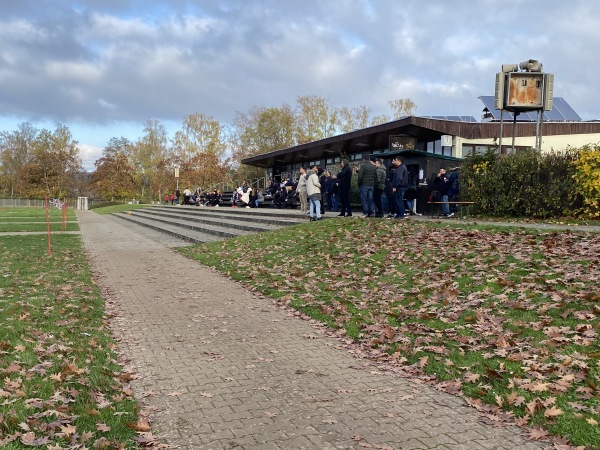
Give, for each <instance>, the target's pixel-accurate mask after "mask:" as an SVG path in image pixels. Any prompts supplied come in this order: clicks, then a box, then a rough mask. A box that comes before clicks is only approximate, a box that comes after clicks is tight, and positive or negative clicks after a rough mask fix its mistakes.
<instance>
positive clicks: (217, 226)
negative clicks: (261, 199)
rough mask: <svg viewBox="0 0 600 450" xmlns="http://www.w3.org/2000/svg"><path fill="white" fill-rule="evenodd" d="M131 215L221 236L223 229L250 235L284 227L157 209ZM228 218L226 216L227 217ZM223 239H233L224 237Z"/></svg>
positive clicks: (242, 219) (236, 217) (234, 217)
mask: <svg viewBox="0 0 600 450" xmlns="http://www.w3.org/2000/svg"><path fill="white" fill-rule="evenodd" d="M131 215H133V216H137V217H143V218H146V219H150V220H154V221H156V222H161V223H167V224H173V223H176V224H177V225H178V226H180V227H182V228H188V229H190V230H194V231H202V232H208V233H213V234H216V235H220V234H221V231H222V230H223V229H226V230H227V232H228V233H234V232H237V231H247V232H250V233H260V232H261V231H269V230H276V229H278V228H280V227H281V226H282V225H274V224H272V223H266V222H254V223H252V222H250V221H246V220H244V218H243V217H239V216H231V217H225V218H223V216H216V215H215V216H212V215H210V214H201V213H199V214H181V213H178V212H177V211H175V212H165V211H160V210H156V209H155V208H146V209H139V210H136V211H132V212H131ZM225 216H226V215H225ZM223 237H231V236H228V235H224V236H223Z"/></svg>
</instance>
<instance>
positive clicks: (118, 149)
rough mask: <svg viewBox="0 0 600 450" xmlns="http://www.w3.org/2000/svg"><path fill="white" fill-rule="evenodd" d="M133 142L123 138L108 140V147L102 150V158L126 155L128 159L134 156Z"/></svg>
mask: <svg viewBox="0 0 600 450" xmlns="http://www.w3.org/2000/svg"><path fill="white" fill-rule="evenodd" d="M133 145H134V144H133V142H131V141H130V140H129V139H127V138H125V137H123V136H121V137H120V138H117V137H112V138H110V139H109V140H108V143H107V144H106V147H104V149H103V150H102V156H104V157H114V156H116V155H118V154H122V155H125V156H126V157H127V158H132V156H133Z"/></svg>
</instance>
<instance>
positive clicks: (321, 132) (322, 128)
mask: <svg viewBox="0 0 600 450" xmlns="http://www.w3.org/2000/svg"><path fill="white" fill-rule="evenodd" d="M337 114H338V111H337V109H336V108H334V107H332V106H331V105H330V104H329V103H328V102H327V100H325V99H324V98H323V97H319V96H316V95H305V96H300V97H298V98H297V99H296V114H295V117H296V121H295V125H296V129H295V133H296V142H297V143H298V144H304V143H306V142H312V141H318V140H319V139H325V138H327V137H330V136H333V135H335V134H336V131H337V120H338V119H337Z"/></svg>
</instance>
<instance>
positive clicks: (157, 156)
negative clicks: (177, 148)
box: [131, 119, 168, 197]
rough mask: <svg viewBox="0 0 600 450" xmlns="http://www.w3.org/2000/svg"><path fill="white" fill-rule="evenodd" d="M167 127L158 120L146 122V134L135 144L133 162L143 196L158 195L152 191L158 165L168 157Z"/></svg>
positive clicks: (132, 152)
mask: <svg viewBox="0 0 600 450" xmlns="http://www.w3.org/2000/svg"><path fill="white" fill-rule="evenodd" d="M167 143H168V139H167V129H166V128H165V126H164V125H163V124H161V123H160V122H159V121H158V120H154V119H148V120H146V121H145V122H144V135H143V136H142V137H141V138H140V139H139V140H138V141H137V142H136V143H135V144H134V145H133V147H132V149H131V150H132V151H131V163H132V165H133V168H134V170H135V176H136V182H137V184H138V187H139V189H140V195H141V197H145V196H147V195H151V196H153V195H154V194H157V195H158V192H152V184H153V181H154V179H155V178H156V176H157V171H158V166H159V164H160V163H161V162H162V161H164V159H165V158H166V157H167Z"/></svg>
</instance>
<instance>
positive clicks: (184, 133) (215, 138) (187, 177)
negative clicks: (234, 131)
mask: <svg viewBox="0 0 600 450" xmlns="http://www.w3.org/2000/svg"><path fill="white" fill-rule="evenodd" d="M226 149H227V136H226V133H225V128H224V127H223V126H222V125H221V124H220V123H219V122H218V121H217V120H215V119H214V118H213V117H212V116H207V115H205V114H203V113H195V114H190V115H188V116H186V117H185V119H184V121H183V128H182V129H181V130H180V131H178V132H177V133H175V138H174V139H173V151H174V164H173V165H175V164H177V165H178V166H179V168H180V171H179V173H180V176H181V178H180V182H181V183H183V184H185V185H187V186H190V187H191V186H196V187H202V188H203V189H207V188H209V187H212V186H214V185H216V184H217V183H219V182H221V181H224V180H223V178H224V176H225V172H226V171H225V170H224V168H223V167H222V162H221V158H223V156H224V155H225V151H226ZM165 168H166V169H167V171H169V169H168V164H165ZM171 170H173V168H172V167H171Z"/></svg>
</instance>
